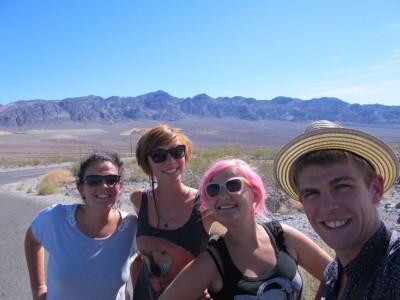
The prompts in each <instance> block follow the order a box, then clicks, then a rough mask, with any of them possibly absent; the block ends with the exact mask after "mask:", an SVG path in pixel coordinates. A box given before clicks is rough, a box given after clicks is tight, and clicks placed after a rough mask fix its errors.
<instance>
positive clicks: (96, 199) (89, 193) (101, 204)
mask: <svg viewBox="0 0 400 300" xmlns="http://www.w3.org/2000/svg"><path fill="white" fill-rule="evenodd" d="M84 175H85V177H86V176H89V175H118V168H117V167H116V166H115V165H113V164H112V163H111V162H109V161H97V162H94V163H93V164H92V165H90V166H89V167H87V169H86V171H85V174H84ZM78 191H79V193H80V194H81V196H82V198H83V199H84V200H85V203H86V207H88V208H95V209H101V210H104V209H111V208H112V206H113V205H114V204H115V203H116V202H117V200H118V197H119V195H120V193H121V182H118V183H116V184H115V185H108V184H106V182H105V181H104V180H102V181H101V183H100V185H98V186H90V185H88V183H87V181H86V180H84V181H83V182H81V183H79V184H78Z"/></svg>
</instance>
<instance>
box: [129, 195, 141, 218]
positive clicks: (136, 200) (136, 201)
mask: <svg viewBox="0 0 400 300" xmlns="http://www.w3.org/2000/svg"><path fill="white" fill-rule="evenodd" d="M142 193H143V190H142V189H137V190H134V191H133V193H132V194H131V198H130V200H131V203H132V206H133V209H134V211H135V212H136V214H137V215H139V211H140V204H141V203H142Z"/></svg>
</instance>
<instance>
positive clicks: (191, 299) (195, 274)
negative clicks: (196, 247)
mask: <svg viewBox="0 0 400 300" xmlns="http://www.w3.org/2000/svg"><path fill="white" fill-rule="evenodd" d="M218 279H220V275H219V273H218V269H217V267H216V266H215V263H214V261H213V260H212V258H211V257H210V255H209V254H208V253H207V252H206V251H203V252H202V253H201V254H200V255H199V256H198V257H196V259H195V260H193V261H191V262H190V263H188V264H187V265H186V266H185V267H184V268H183V269H182V271H181V272H180V273H179V275H178V276H177V277H176V278H175V279H174V280H173V281H172V283H171V284H170V285H169V286H168V287H167V288H166V289H165V291H164V292H163V293H162V294H161V296H160V297H159V298H158V299H159V300H175V299H185V300H196V299H199V298H201V297H203V296H204V291H205V290H206V289H208V288H210V287H213V286H214V285H215V283H216V282H217V280H218Z"/></svg>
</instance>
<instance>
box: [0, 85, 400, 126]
mask: <svg viewBox="0 0 400 300" xmlns="http://www.w3.org/2000/svg"><path fill="white" fill-rule="evenodd" d="M190 117H200V118H203V117H204V118H226V117H229V118H237V119H242V120H249V121H257V120H283V121H293V122H311V121H315V120H321V119H327V120H331V121H335V122H343V123H346V122H347V123H349V122H351V123H359V124H374V125H380V124H382V125H383V124H400V106H385V105H381V104H350V103H347V102H345V101H343V100H341V99H338V98H334V97H321V98H313V99H310V100H302V99H298V98H291V97H283V96H279V97H275V98H273V99H271V100H257V99H254V98H245V97H241V96H235V97H218V98H212V97H210V96H208V95H207V94H204V93H203V94H199V95H196V96H194V97H187V98H178V97H174V96H172V95H170V94H168V93H167V92H164V91H161V90H159V91H156V92H150V93H147V94H143V95H139V96H135V97H131V96H129V97H121V96H111V97H108V98H102V97H100V96H95V95H88V96H82V97H74V98H65V99H62V100H41V99H35V100H20V101H16V102H12V103H9V104H6V105H0V128H4V129H13V128H50V127H52V126H56V125H63V126H66V127H68V126H73V125H75V126H76V125H77V124H82V123H84V124H90V123H101V124H116V123H121V122H128V121H132V120H146V119H148V120H160V121H177V120H182V119H186V118H190Z"/></svg>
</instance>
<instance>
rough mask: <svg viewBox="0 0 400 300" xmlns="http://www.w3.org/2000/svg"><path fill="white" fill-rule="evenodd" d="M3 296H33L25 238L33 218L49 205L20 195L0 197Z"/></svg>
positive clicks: (4, 298) (0, 292)
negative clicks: (25, 251) (30, 200)
mask: <svg viewBox="0 0 400 300" xmlns="http://www.w3.org/2000/svg"><path fill="white" fill-rule="evenodd" d="M0 203H1V209H0V234H1V239H0V299H1V300H14V299H15V300H19V299H21V300H24V299H32V296H31V292H30V285H29V276H28V269H27V267H26V262H25V253H24V238H25V233H26V230H27V229H28V227H29V225H30V223H31V221H32V220H33V218H34V217H35V216H36V215H37V213H38V212H39V211H40V210H42V209H43V208H44V207H46V206H47V205H46V204H45V203H38V202H30V203H26V202H24V200H23V199H21V198H20V197H16V196H14V195H11V194H2V195H1V197H0Z"/></svg>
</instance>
